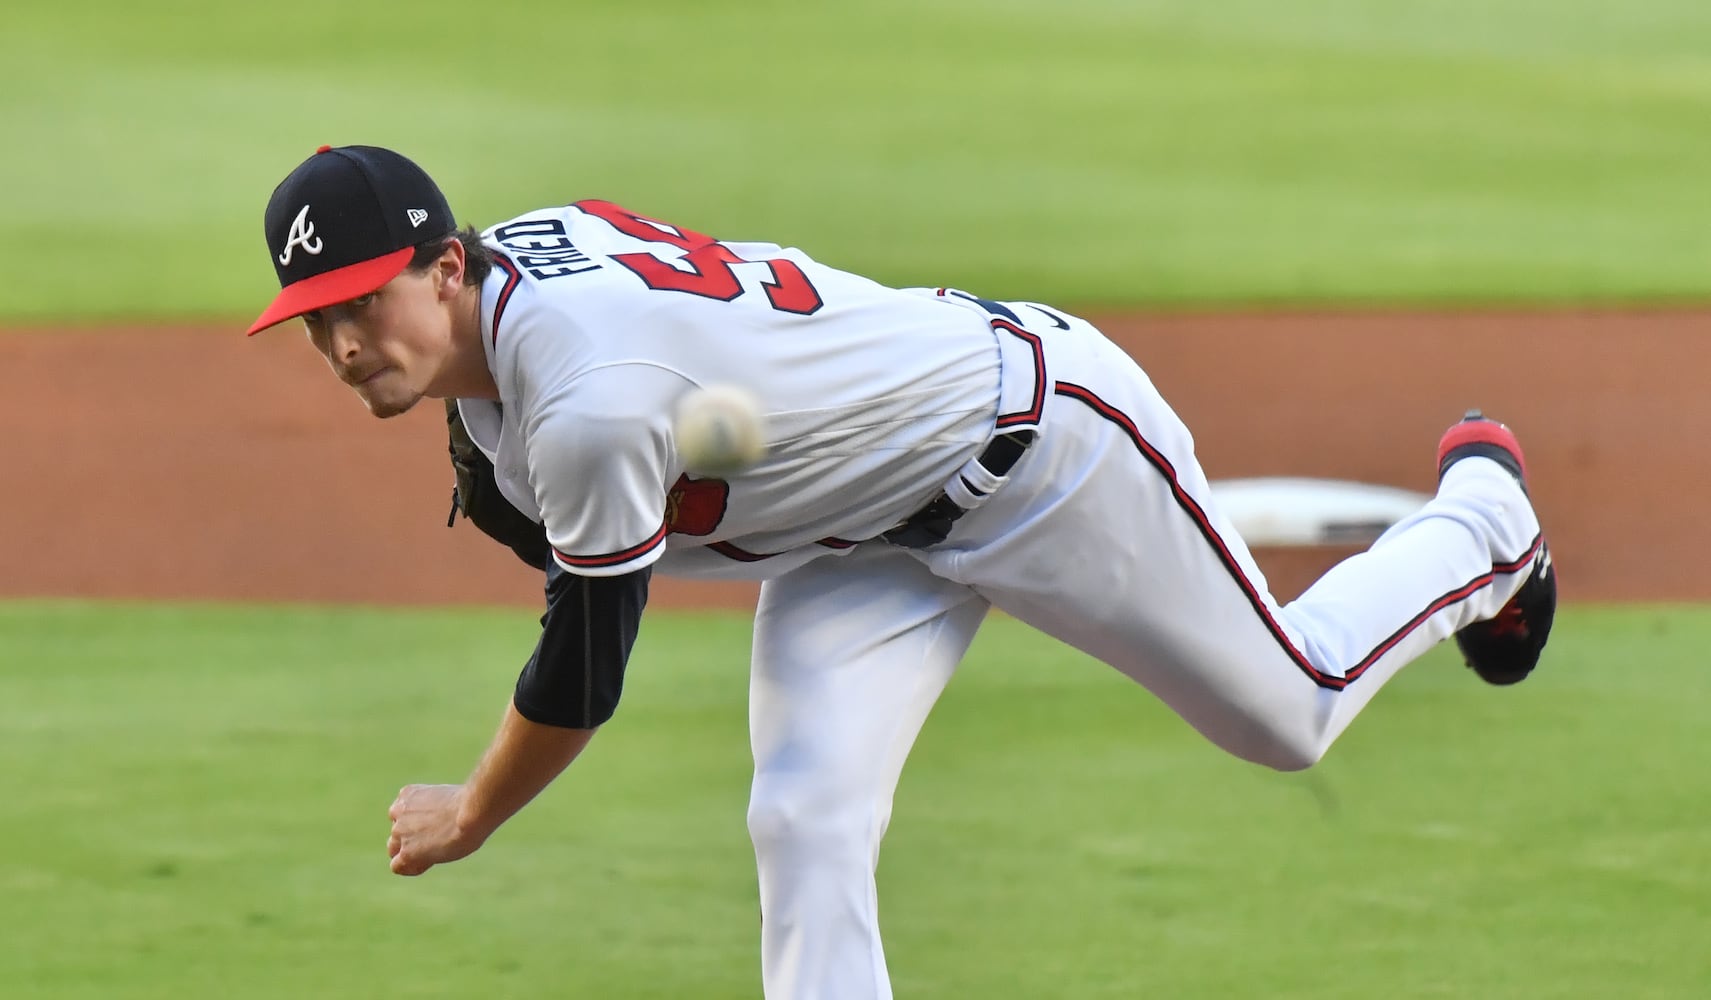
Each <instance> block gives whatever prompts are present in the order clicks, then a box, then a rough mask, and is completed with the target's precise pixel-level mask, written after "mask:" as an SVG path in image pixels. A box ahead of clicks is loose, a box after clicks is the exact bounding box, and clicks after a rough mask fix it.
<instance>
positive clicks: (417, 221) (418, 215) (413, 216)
mask: <svg viewBox="0 0 1711 1000" xmlns="http://www.w3.org/2000/svg"><path fill="white" fill-rule="evenodd" d="M404 214H405V215H408V216H409V217H410V228H411V229H415V228H416V227H417V226H420V225H421V224H422V223H424V222H427V221H428V212H427V210H426V209H422V208H411V209H406V210H405V211H404Z"/></svg>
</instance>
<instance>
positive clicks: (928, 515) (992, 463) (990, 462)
mask: <svg viewBox="0 0 1711 1000" xmlns="http://www.w3.org/2000/svg"><path fill="white" fill-rule="evenodd" d="M1033 443H1034V432H1033V431H1012V432H1010V433H1009V434H1000V435H998V436H997V437H995V438H993V439H992V441H991V443H990V444H988V445H987V446H986V448H985V450H984V451H982V452H981V453H980V455H979V456H977V457H976V458H975V461H977V462H979V463H980V465H981V467H982V468H984V469H986V471H987V472H990V473H992V474H993V475H994V476H998V477H1000V478H1002V477H1003V476H1005V475H1008V474H1009V472H1010V468H1011V467H1012V466H1014V465H1015V464H1016V460H1017V459H1019V458H1021V457H1022V453H1023V452H1025V451H1027V450H1028V446H1029V445H1031V444H1033ZM964 485H968V486H969V489H970V490H973V489H974V488H973V486H972V485H969V484H968V483H967V481H966V480H965V481H964ZM966 513H968V509H967V508H965V507H963V506H962V505H960V504H958V503H957V502H956V501H955V500H952V499H951V498H950V496H949V495H948V494H947V493H945V491H944V490H940V491H939V495H938V496H936V497H934V498H933V499H932V500H930V501H928V503H927V505H926V506H925V507H922V508H921V509H920V510H918V511H916V512H915V513H913V514H911V515H909V516H908V517H906V518H904V519H903V520H902V522H900V523H899V524H898V525H897V527H895V528H892V529H891V530H890V531H887V532H885V533H884V534H882V535H880V536H879V537H881V538H883V539H885V540H886V541H888V542H890V543H891V544H893V545H898V546H902V547H903V548H906V549H924V548H926V547H927V546H929V545H937V544H939V543H940V542H942V541H944V540H945V539H946V538H948V537H950V533H951V525H953V524H955V523H956V522H957V519H958V518H960V517H962V516H963V515H964V514H966Z"/></svg>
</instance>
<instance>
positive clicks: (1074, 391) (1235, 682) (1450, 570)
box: [928, 325, 1543, 768]
mask: <svg viewBox="0 0 1711 1000" xmlns="http://www.w3.org/2000/svg"><path fill="white" fill-rule="evenodd" d="M1072 338H1079V340H1077V339H1072ZM1066 341H1067V343H1066ZM1054 346H1055V350H1054V349H1053V348H1054ZM1048 361H1049V362H1051V363H1052V371H1051V375H1052V377H1053V378H1054V379H1055V380H1057V382H1056V385H1055V391H1054V396H1053V399H1052V405H1051V407H1050V408H1049V410H1048V412H1047V415H1046V423H1045V427H1046V430H1045V434H1044V435H1043V437H1042V439H1041V441H1040V442H1039V443H1038V444H1036V445H1035V449H1036V450H1037V452H1038V453H1037V454H1036V453H1030V454H1028V455H1027V456H1026V457H1024V459H1023V460H1022V462H1021V463H1020V464H1019V465H1018V466H1017V469H1016V472H1015V473H1014V474H1013V477H1012V481H1011V483H1010V484H1009V485H1008V486H1006V487H1005V488H1004V489H1003V490H1001V491H999V492H998V493H997V494H996V495H995V496H994V497H993V499H992V500H991V501H990V502H989V503H988V504H987V505H986V506H985V507H982V508H981V509H979V510H977V511H975V512H973V513H971V514H970V515H969V516H968V517H966V518H964V520H963V521H962V522H959V524H958V526H957V530H956V532H954V533H953V535H952V537H951V539H950V541H949V542H947V543H946V544H945V545H944V546H941V547H940V548H937V549H933V550H928V551H929V553H930V559H931V560H932V562H933V565H934V566H935V567H936V568H937V569H938V570H939V571H940V572H942V573H944V574H945V575H947V576H950V577H952V578H955V579H959V580H962V581H964V582H967V583H969V584H971V585H972V586H974V587H976V589H977V590H979V591H980V592H981V593H982V594H983V595H985V596H987V597H989V598H990V599H991V600H992V601H993V603H994V604H996V605H997V606H999V607H1001V608H1004V609H1005V610H1007V611H1009V612H1011V613H1012V614H1014V615H1016V616H1017V617H1019V618H1021V619H1023V620H1025V621H1028V622H1029V623H1031V624H1033V625H1035V626H1036V627H1039V628H1041V629H1042V630H1044V631H1046V632H1049V633H1051V634H1053V635H1055V636H1057V637H1059V638H1061V639H1063V640H1064V641H1066V642H1069V643H1070V644H1072V645H1075V646H1077V647H1079V648H1081V649H1084V650H1086V651H1087V652H1089V653H1092V654H1093V655H1094V656H1097V657H1099V658H1100V659H1102V660H1104V661H1105V662H1107V663H1109V664H1111V665H1112V666H1115V667H1116V668H1117V669H1119V670H1121V671H1123V672H1124V673H1125V674H1127V675H1128V676H1130V677H1132V678H1133V679H1135V680H1136V681H1138V682H1140V683H1141V684H1143V685H1145V686H1146V687H1147V688H1148V689H1149V690H1151V691H1152V692H1154V693H1155V694H1157V695H1158V696H1159V697H1160V698H1162V699H1163V700H1164V701H1165V702H1166V703H1168V704H1169V705H1170V706H1171V707H1172V708H1173V709H1174V710H1175V711H1176V712H1177V713H1178V714H1179V715H1181V716H1182V717H1183V718H1184V719H1185V720H1187V721H1188V722H1189V723H1190V724H1192V725H1193V726H1194V727H1195V728H1196V729H1198V730H1199V731H1200V732H1201V733H1203V734H1204V735H1206V736H1207V737H1208V738H1209V739H1211V740H1212V741H1213V742H1215V743H1216V744H1218V745H1219V746H1221V747H1223V748H1225V749H1226V750H1228V751H1230V752H1231V753H1234V754H1236V755H1238V756H1241V757H1243V758H1246V759H1248V760H1253V761H1256V762H1259V763H1263V764H1267V765H1269V766H1273V767H1278V768H1298V767H1306V766H1308V765H1310V764H1312V763H1313V762H1314V761H1316V760H1317V759H1318V758H1319V756H1320V755H1321V754H1322V753H1323V752H1324V750H1325V749H1326V747H1327V746H1328V745H1329V744H1330V742H1331V741H1332V740H1334V739H1335V738H1336V736H1337V735H1338V734H1339V733H1341V732H1342V730H1343V729H1344V727H1346V726H1347V725H1348V724H1349V722H1350V721H1351V720H1352V719H1353V718H1354V716H1355V715H1356V714H1357V713H1358V712H1359V711H1360V710H1361V708H1362V707H1363V706H1364V705H1365V704H1366V703H1367V702H1368V701H1369V700H1370V699H1371V697H1372V695H1373V694H1374V693H1375V692H1376V690H1377V689H1378V688H1379V687H1380V686H1382V685H1383V684H1384V682H1385V681H1387V680H1388V679H1389V678H1390V677H1391V676H1393V675H1394V674H1395V673H1396V672H1397V671H1398V670H1399V669H1401V667H1402V666H1403V665H1404V664H1406V663H1407V662H1409V661H1410V660H1412V659H1415V658H1416V657H1418V656H1419V655H1420V654H1421V653H1423V652H1425V651H1426V650H1427V649H1429V648H1431V647H1432V646H1433V645H1435V644H1436V643H1438V642H1440V641H1442V640H1443V639H1445V638H1448V637H1449V636H1450V635H1452V634H1454V633H1455V632H1456V631H1457V630H1459V629H1462V628H1464V627H1465V626H1467V625H1469V624H1472V623H1473V622H1476V621H1481V620H1484V619H1489V618H1492V617H1493V616H1495V615H1496V614H1497V613H1498V612H1499V610H1500V609H1502V608H1503V606H1504V604H1505V602H1506V601H1508V600H1509V598H1510V596H1511V595H1512V594H1514V593H1515V591H1516V590H1517V588H1519V587H1520V586H1521V584H1522V582H1523V581H1524V580H1526V579H1527V577H1528V574H1529V573H1530V572H1531V571H1533V569H1534V568H1535V566H1536V560H1537V559H1539V558H1541V557H1542V553H1543V549H1542V543H1541V540H1540V536H1539V527H1538V522H1537V519H1536V517H1535V515H1534V513H1533V510H1532V507H1531V505H1530V503H1529V500H1528V498H1527V496H1526V494H1525V492H1524V491H1523V490H1522V488H1521V487H1520V485H1519V484H1518V483H1517V482H1516V480H1515V478H1514V477H1513V476H1511V475H1510V474H1509V473H1508V472H1507V471H1505V470H1504V469H1503V468H1502V467H1501V466H1499V465H1498V464H1497V463H1496V462H1493V461H1490V460H1488V459H1484V458H1470V459H1467V460H1465V461H1461V462H1457V463H1455V464H1454V465H1453V466H1451V468H1450V469H1449V470H1448V472H1447V474H1446V475H1445V476H1444V478H1443V481H1442V483H1441V486H1440V488H1439V490H1438V492H1437V496H1436V498H1435V499H1433V500H1432V501H1431V502H1430V503H1428V504H1427V505H1426V506H1425V508H1424V509H1422V510H1421V511H1420V512H1418V513H1417V514H1415V515H1414V516H1412V517H1410V518H1408V519H1407V520H1405V521H1403V522H1401V523H1400V524H1398V525H1396V526H1395V528H1393V529H1392V530H1391V531H1389V532H1388V533H1386V534H1385V536H1384V537H1383V538H1381V539H1380V540H1379V541H1378V542H1377V543H1376V544H1375V545H1374V546H1373V547H1372V549H1371V550H1369V551H1368V552H1365V553H1362V554H1361V555H1358V556H1355V557H1354V558H1352V559H1350V560H1348V561H1346V562H1344V563H1342V564H1341V565H1339V566H1337V567H1336V568H1334V569H1333V570H1332V571H1331V572H1330V573H1328V574H1327V575H1326V576H1325V577H1324V578H1323V579H1321V580H1320V581H1319V582H1318V583H1316V584H1315V585H1314V586H1313V587H1312V588H1310V589H1309V590H1308V591H1307V592H1306V593H1305V594H1304V595H1302V597H1301V598H1300V599H1298V600H1296V601H1295V602H1293V603H1291V604H1290V605H1288V606H1287V607H1279V606H1278V604H1277V603H1276V601H1274V600H1273V599H1272V597H1271V596H1270V594H1269V592H1268V591H1267V588H1266V585H1265V581H1264V578H1263V577H1262V576H1261V574H1260V572H1259V570H1258V568H1257V567H1256V566H1255V564H1254V562H1253V559H1252V557H1251V556H1250V554H1249V553H1248V550H1247V548H1246V546H1245V545H1244V544H1243V543H1242V540H1241V538H1240V537H1239V536H1237V534H1236V532H1235V531H1234V529H1233V528H1232V527H1231V525H1230V523H1229V521H1228V520H1227V519H1226V518H1225V517H1224V516H1223V515H1222V514H1221V513H1220V512H1219V511H1218V509H1217V506H1216V504H1215V503H1214V502H1213V501H1212V499H1211V496H1210V492H1209V490H1208V487H1207V483H1206V477H1205V475H1204V474H1203V473H1202V471H1201V469H1200V466H1199V463H1198V461H1197V460H1196V458H1195V454H1194V447H1193V441H1192V439H1191V437H1190V435H1189V433H1188V430H1187V429H1186V428H1185V427H1184V426H1183V425H1182V423H1181V421H1180V420H1178V419H1177V417H1176V415H1175V414H1174V413H1173V412H1172V411H1171V409H1170V407H1169V406H1168V405H1167V404H1166V403H1165V402H1164V400H1163V399H1162V398H1160V396H1159V395H1158V393H1157V392H1156V391H1155V390H1154V389H1153V387H1152V385H1151V383H1150V381H1149V380H1148V379H1147V378H1146V376H1145V375H1144V374H1143V373H1142V372H1141V371H1140V370H1139V368H1138V367H1136V366H1135V365H1134V364H1133V362H1132V361H1131V360H1130V359H1129V358H1128V357H1127V356H1126V355H1124V354H1123V353H1122V352H1121V351H1120V350H1118V349H1117V348H1116V347H1115V346H1113V345H1110V344H1109V343H1108V342H1106V341H1104V339H1103V338H1102V337H1097V336H1096V335H1093V334H1091V332H1090V331H1089V330H1088V329H1086V328H1084V326H1082V325H1078V329H1076V330H1072V331H1071V332H1070V333H1069V334H1061V335H1059V337H1058V339H1057V342H1056V344H1055V345H1054V344H1053V342H1052V341H1048ZM1256 416H1258V415H1256ZM1326 446H1327V447H1335V442H1334V440H1327V443H1326ZM1420 448H1421V462H1422V464H1423V465H1424V464H1426V463H1428V462H1430V460H1431V456H1432V450H1431V442H1429V441H1427V442H1421V445H1420Z"/></svg>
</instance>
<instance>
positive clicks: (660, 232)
mask: <svg viewBox="0 0 1711 1000" xmlns="http://www.w3.org/2000/svg"><path fill="white" fill-rule="evenodd" d="M574 207H575V208H578V209H581V210H582V211H584V212H586V213H588V214H589V215H592V216H594V217H595V218H597V219H603V220H605V221H606V222H608V223H610V224H611V225H612V227H613V228H614V229H616V230H618V231H619V232H620V233H623V234H624V235H625V236H633V237H635V238H636V239H638V240H646V241H648V242H650V243H669V244H671V245H672V246H674V247H677V248H678V249H680V250H683V251H686V252H685V253H684V255H683V256H682V257H680V258H677V259H678V260H680V261H682V262H683V263H685V264H688V265H689V268H690V269H689V270H687V271H680V270H678V269H677V268H675V267H673V266H672V265H671V264H669V263H667V262H665V261H663V260H661V259H659V258H658V257H655V256H654V255H653V254H650V253H620V254H614V255H613V256H612V259H613V260H615V261H617V262H618V263H620V264H622V265H624V266H625V267H627V268H629V269H630V270H631V271H633V272H634V273H635V275H636V277H638V278H640V279H642V282H643V283H644V284H646V285H647V286H648V287H649V288H654V289H659V290H662V291H669V292H688V293H689V294H691V295H700V296H703V297H705V298H709V299H718V300H720V301H721V302H729V301H731V300H732V299H734V298H736V297H737V296H739V295H741V294H743V285H742V282H741V281H739V280H738V279H737V272H736V271H734V270H732V269H731V265H732V264H751V263H754V264H765V265H766V266H767V268H768V269H770V270H771V271H772V279H771V280H770V281H767V280H763V281H762V282H761V287H762V288H764V289H766V299H767V301H768V302H771V303H772V307H773V308H774V309H777V310H779V311H780V312H787V313H796V314H797V315H799V316H811V315H813V314H814V312H815V311H817V310H818V309H819V308H820V306H821V305H822V303H821V301H820V293H819V292H818V291H816V290H815V288H814V284H813V282H810V281H809V280H808V276H807V275H806V274H803V273H802V269H801V268H800V267H797V266H796V263H795V262H794V261H789V260H782V259H773V260H762V261H747V260H744V259H743V258H741V257H738V256H737V255H736V253H735V252H734V251H732V250H731V248H730V247H728V246H726V245H725V244H723V243H720V242H719V241H718V240H715V239H714V238H713V237H711V236H705V235H703V234H701V233H698V232H695V231H694V230H692V229H679V228H678V227H677V226H673V225H670V224H669V223H665V222H660V221H658V220H657V219H650V218H648V217H647V216H645V215H637V214H636V213H634V212H632V211H630V210H629V209H627V208H620V207H618V206H617V205H614V204H612V203H611V202H609V201H596V200H589V201H579V202H577V203H576V205H575V206H574Z"/></svg>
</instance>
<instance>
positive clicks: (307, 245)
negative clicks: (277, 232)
mask: <svg viewBox="0 0 1711 1000" xmlns="http://www.w3.org/2000/svg"><path fill="white" fill-rule="evenodd" d="M292 247H302V248H303V252H304V253H309V254H318V253H320V252H321V241H320V240H319V239H317V238H316V237H315V224H314V223H313V222H310V221H309V206H308V205H304V206H303V209H302V211H300V212H298V213H297V218H295V219H293V220H291V231H290V232H289V233H286V234H285V249H284V250H281V251H280V252H279V266H280V267H290V266H291V248H292Z"/></svg>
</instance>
